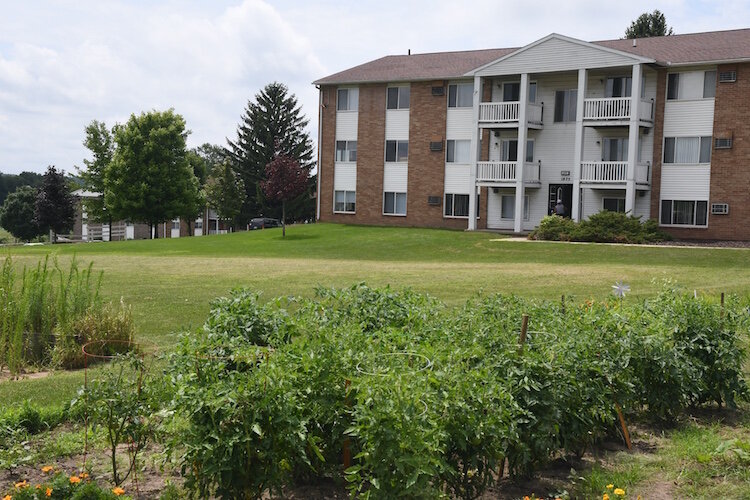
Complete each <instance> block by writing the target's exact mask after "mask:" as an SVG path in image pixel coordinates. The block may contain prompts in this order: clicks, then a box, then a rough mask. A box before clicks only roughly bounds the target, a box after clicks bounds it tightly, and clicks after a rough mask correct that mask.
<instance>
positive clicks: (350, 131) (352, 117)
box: [336, 111, 359, 141]
mask: <svg viewBox="0 0 750 500" xmlns="http://www.w3.org/2000/svg"><path fill="white" fill-rule="evenodd" d="M358 121H359V113H358V112H357V111H339V112H337V113H336V140H337V141H356V140H357V122H358Z"/></svg>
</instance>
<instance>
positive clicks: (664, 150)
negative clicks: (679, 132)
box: [661, 135, 713, 201]
mask: <svg viewBox="0 0 750 500" xmlns="http://www.w3.org/2000/svg"><path fill="white" fill-rule="evenodd" d="M669 139H674V142H675V144H674V151H673V152H672V161H667V140H669ZM685 139H698V161H697V162H695V163H684V162H683V163H677V162H676V161H674V160H675V157H676V156H677V143H678V141H679V140H685ZM704 141H707V142H708V145H709V147H708V161H707V162H706V161H704V162H702V161H701V150H702V144H703V142H704ZM712 148H713V136H711V135H702V136H695V135H691V136H669V137H664V138H663V139H662V147H661V150H662V164H663V165H710V164H711V154H712V151H711V149H712ZM678 201H680V200H678Z"/></svg>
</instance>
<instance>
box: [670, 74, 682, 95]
mask: <svg viewBox="0 0 750 500" xmlns="http://www.w3.org/2000/svg"><path fill="white" fill-rule="evenodd" d="M679 92H680V74H679V73H670V74H669V75H667V100H669V101H671V100H674V99H679V98H680V96H679Z"/></svg>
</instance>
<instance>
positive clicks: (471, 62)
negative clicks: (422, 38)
mask: <svg viewBox="0 0 750 500" xmlns="http://www.w3.org/2000/svg"><path fill="white" fill-rule="evenodd" d="M515 50H516V49H515V48H510V49H485V50H466V51H458V52H433V53H431V54H412V55H406V56H385V57H381V58H380V59H375V60H374V61H370V62H368V63H365V64H361V65H359V66H355V67H353V68H351V69H347V70H344V71H341V72H339V73H335V74H333V75H330V76H327V77H325V78H321V79H320V80H317V81H315V82H313V83H314V84H316V85H327V84H335V83H364V82H397V81H415V80H447V79H450V78H460V77H463V76H464V75H465V74H466V73H468V72H469V71H471V70H473V69H474V68H477V67H479V66H483V65H485V64H487V63H489V62H492V61H494V60H496V59H499V58H500V57H503V56H504V55H507V54H510V53H511V52H514V51H515Z"/></svg>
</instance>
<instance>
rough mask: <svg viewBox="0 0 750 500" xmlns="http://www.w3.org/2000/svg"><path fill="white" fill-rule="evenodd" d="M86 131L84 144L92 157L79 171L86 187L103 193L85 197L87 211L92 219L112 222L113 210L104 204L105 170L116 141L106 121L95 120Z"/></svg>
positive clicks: (110, 159) (84, 162)
mask: <svg viewBox="0 0 750 500" xmlns="http://www.w3.org/2000/svg"><path fill="white" fill-rule="evenodd" d="M85 132H86V137H85V139H84V140H83V145H84V146H86V148H87V149H88V150H89V151H91V156H92V159H90V160H88V159H86V160H83V164H84V165H86V168H85V169H78V173H79V175H80V176H81V179H82V180H83V187H84V189H87V190H88V191H92V192H95V193H99V194H100V195H102V196H99V197H88V198H86V199H85V201H84V204H85V206H86V212H87V214H88V217H89V218H90V219H92V220H95V221H97V222H109V223H111V215H112V214H111V210H108V209H107V208H106V206H105V204H104V196H103V193H104V172H105V170H106V168H107V166H108V165H109V164H110V162H111V161H112V157H113V156H114V153H115V141H114V138H113V136H112V131H110V129H109V128H107V126H106V125H105V124H104V122H100V121H97V120H93V121H92V122H91V123H89V124H88V125H87V126H86V129H85Z"/></svg>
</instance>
